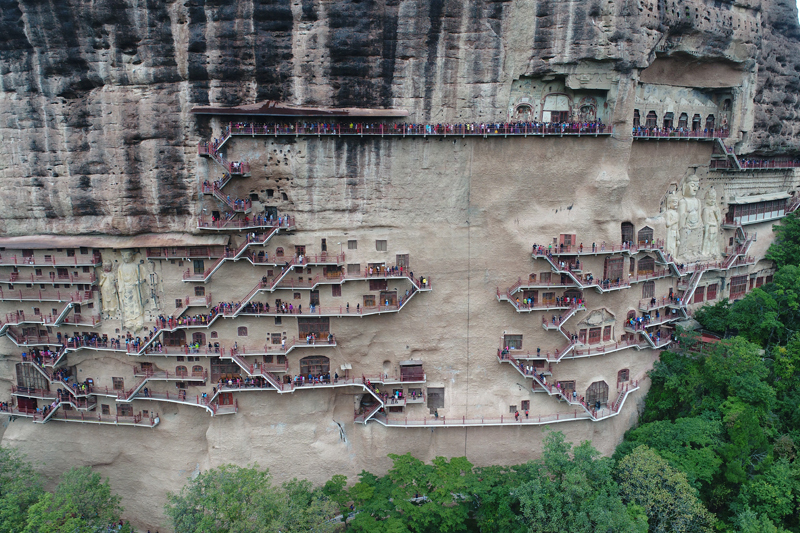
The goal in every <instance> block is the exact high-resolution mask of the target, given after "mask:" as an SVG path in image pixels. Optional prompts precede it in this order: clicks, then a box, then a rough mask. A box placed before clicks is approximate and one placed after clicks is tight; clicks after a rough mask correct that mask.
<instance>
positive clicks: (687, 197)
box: [664, 174, 722, 261]
mask: <svg viewBox="0 0 800 533" xmlns="http://www.w3.org/2000/svg"><path fill="white" fill-rule="evenodd" d="M699 192H700V178H699V177H698V176H697V174H692V175H691V176H689V177H687V178H686V180H685V181H684V183H683V187H682V188H681V193H680V194H678V193H677V192H676V193H672V194H668V195H667V201H666V211H665V213H664V223H665V227H666V232H667V236H666V242H665V248H666V250H667V252H669V253H670V254H671V255H672V256H673V257H675V258H678V259H681V260H684V261H697V260H703V259H716V258H718V257H719V254H720V228H721V226H722V213H721V212H720V209H719V207H718V206H717V193H716V190H715V189H714V187H711V188H710V189H708V191H706V194H705V195H704V196H703V200H700V198H699Z"/></svg>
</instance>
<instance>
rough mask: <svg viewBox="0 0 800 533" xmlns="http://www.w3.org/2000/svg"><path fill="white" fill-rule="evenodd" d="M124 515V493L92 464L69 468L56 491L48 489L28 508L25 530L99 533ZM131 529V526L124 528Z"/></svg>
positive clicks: (46, 532)
mask: <svg viewBox="0 0 800 533" xmlns="http://www.w3.org/2000/svg"><path fill="white" fill-rule="evenodd" d="M121 515H122V507H121V506H120V497H119V496H117V495H115V494H113V493H112V492H111V486H110V485H109V483H108V479H105V480H104V479H103V478H102V477H101V476H100V474H98V473H96V472H92V469H91V468H90V467H88V466H84V467H80V468H73V469H71V470H69V471H68V472H66V473H65V474H64V475H63V476H62V477H61V481H60V482H59V484H58V486H57V487H56V490H55V492H54V493H52V494H51V493H49V492H47V493H45V494H44V495H43V496H42V497H41V498H40V499H39V501H38V502H37V503H36V504H34V505H33V506H31V508H30V509H29V511H28V524H27V527H26V528H25V530H24V531H25V533H96V532H99V531H107V530H108V527H109V525H111V524H115V523H118V522H119V521H120V516H121ZM120 531H123V532H130V531H131V529H130V526H129V525H128V524H125V526H124V527H123V528H122V529H121V530H120Z"/></svg>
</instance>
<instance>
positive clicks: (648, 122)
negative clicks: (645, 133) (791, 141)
mask: <svg viewBox="0 0 800 533" xmlns="http://www.w3.org/2000/svg"><path fill="white" fill-rule="evenodd" d="M657 125H658V115H656V112H655V111H650V112H649V113H647V119H645V123H644V127H645V128H655V127H656V126H657Z"/></svg>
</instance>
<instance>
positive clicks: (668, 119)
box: [664, 113, 674, 129]
mask: <svg viewBox="0 0 800 533" xmlns="http://www.w3.org/2000/svg"><path fill="white" fill-rule="evenodd" d="M673 121H674V115H673V114H672V113H665V114H664V129H672V125H673V123H674V122H673Z"/></svg>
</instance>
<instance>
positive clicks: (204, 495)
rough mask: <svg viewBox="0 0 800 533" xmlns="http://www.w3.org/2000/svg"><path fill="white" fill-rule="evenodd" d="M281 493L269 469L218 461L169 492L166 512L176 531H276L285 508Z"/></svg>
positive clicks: (242, 532) (179, 532)
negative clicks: (185, 483) (216, 464)
mask: <svg viewBox="0 0 800 533" xmlns="http://www.w3.org/2000/svg"><path fill="white" fill-rule="evenodd" d="M281 497H282V494H281V491H280V490H278V489H276V488H275V487H273V485H272V477H271V476H270V474H269V470H266V469H265V470H259V469H258V466H257V465H256V466H252V467H251V466H248V467H246V468H242V467H239V466H236V465H222V466H220V467H218V468H213V469H211V470H208V471H207V472H202V473H201V474H199V475H198V476H197V477H195V478H194V479H192V480H190V481H189V483H188V484H187V485H186V486H184V487H183V488H182V489H181V491H180V492H179V493H178V494H169V495H168V496H167V500H168V503H167V506H166V513H167V516H169V517H170V519H171V520H172V524H173V527H174V529H175V531H176V532H178V533H184V532H185V533H190V532H192V533H194V532H196V533H223V532H228V531H230V532H232V533H247V532H251V531H252V532H253V533H255V532H258V531H277V530H278V526H279V525H280V520H279V518H280V517H281V514H282V513H283V512H284V508H285V502H283V501H282V498H281Z"/></svg>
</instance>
